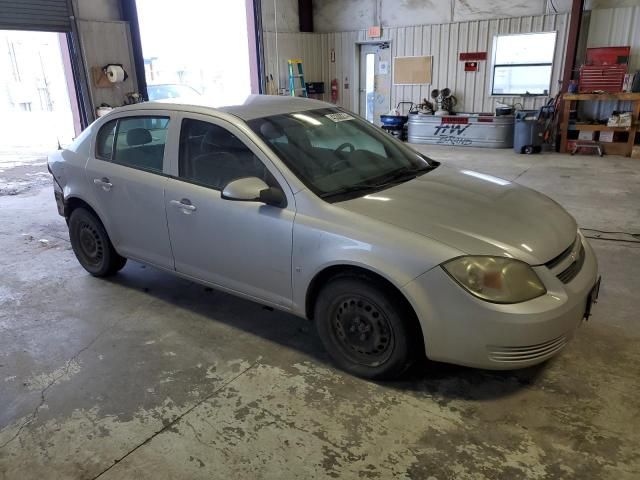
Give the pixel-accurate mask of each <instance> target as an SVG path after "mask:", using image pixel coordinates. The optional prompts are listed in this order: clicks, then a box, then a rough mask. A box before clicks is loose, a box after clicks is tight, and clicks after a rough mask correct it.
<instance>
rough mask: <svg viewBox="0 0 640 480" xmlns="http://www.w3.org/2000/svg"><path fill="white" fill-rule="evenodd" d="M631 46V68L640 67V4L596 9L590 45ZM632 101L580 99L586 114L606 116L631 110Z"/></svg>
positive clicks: (600, 117) (597, 117) (634, 69)
mask: <svg viewBox="0 0 640 480" xmlns="http://www.w3.org/2000/svg"><path fill="white" fill-rule="evenodd" d="M626 45H629V46H630V47H631V58H630V59H629V71H630V72H636V71H638V70H640V6H636V7H620V8H607V9H602V10H593V11H592V12H591V20H590V22H589V34H588V37H587V47H588V48H589V47H618V46H626ZM630 109H631V103H630V102H580V104H579V112H580V115H581V116H583V117H584V118H593V119H606V118H608V117H609V116H610V115H611V112H613V111H614V110H630Z"/></svg>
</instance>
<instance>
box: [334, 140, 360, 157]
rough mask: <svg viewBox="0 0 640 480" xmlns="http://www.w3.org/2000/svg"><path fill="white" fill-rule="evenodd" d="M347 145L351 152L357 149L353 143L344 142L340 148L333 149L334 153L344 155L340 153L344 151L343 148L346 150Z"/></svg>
mask: <svg viewBox="0 0 640 480" xmlns="http://www.w3.org/2000/svg"><path fill="white" fill-rule="evenodd" d="M347 147H349V153H353V152H355V150H356V147H354V146H353V144H352V143H349V142H344V143H343V144H342V145H339V146H338V148H336V149H335V150H334V151H333V153H335V154H336V155H339V156H342V155H340V153H341V152H342V150H344V149H345V148H347Z"/></svg>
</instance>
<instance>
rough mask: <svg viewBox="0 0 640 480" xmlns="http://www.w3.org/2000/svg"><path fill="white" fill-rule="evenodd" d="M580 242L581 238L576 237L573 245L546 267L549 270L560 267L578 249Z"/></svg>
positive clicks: (550, 261)
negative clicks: (577, 245)
mask: <svg viewBox="0 0 640 480" xmlns="http://www.w3.org/2000/svg"><path fill="white" fill-rule="evenodd" d="M579 241H580V237H576V239H575V240H574V241H573V243H572V244H571V245H569V246H568V247H567V248H566V249H565V250H564V251H563V252H562V253H561V254H560V255H558V256H557V257H554V258H552V259H551V260H549V261H548V262H547V263H545V265H546V266H547V268H548V269H549V270H553V269H554V268H555V267H557V266H558V265H560V264H561V263H562V262H563V261H564V260H565V259H566V258H567V257H568V256H569V255H571V252H573V250H574V249H575V247H576V244H577V243H578V242H579Z"/></svg>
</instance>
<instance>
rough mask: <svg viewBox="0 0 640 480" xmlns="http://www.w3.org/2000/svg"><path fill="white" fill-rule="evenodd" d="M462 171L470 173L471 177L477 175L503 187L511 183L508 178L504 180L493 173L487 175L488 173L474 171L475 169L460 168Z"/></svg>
mask: <svg viewBox="0 0 640 480" xmlns="http://www.w3.org/2000/svg"><path fill="white" fill-rule="evenodd" d="M460 172H461V173H464V174H465V175H469V176H470V177H476V178H479V179H481V180H486V181H487V182H491V183H495V184H496V185H500V186H501V187H504V186H505V185H509V184H510V183H511V182H509V181H508V180H503V179H502V178H498V177H494V176H493V175H487V174H486V173H480V172H474V171H473V170H460Z"/></svg>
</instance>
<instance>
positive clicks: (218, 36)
mask: <svg viewBox="0 0 640 480" xmlns="http://www.w3.org/2000/svg"><path fill="white" fill-rule="evenodd" d="M136 7H137V11H138V21H139V24H140V37H141V42H142V53H143V56H144V63H145V76H146V80H147V91H148V93H149V99H150V100H163V99H173V98H179V99H180V100H181V101H184V102H186V103H207V104H211V105H224V104H230V103H236V102H240V101H242V100H243V99H244V98H245V97H246V96H247V95H249V94H250V93H251V77H250V75H251V73H250V55H249V42H248V35H247V31H248V30H247V5H246V2H244V1H234V2H228V1H224V0H183V1H181V2H180V3H176V2H169V1H161V2H160V1H158V0H137V1H136Z"/></svg>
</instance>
